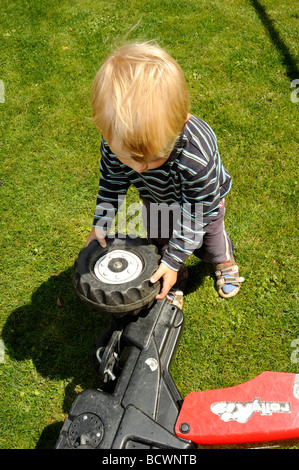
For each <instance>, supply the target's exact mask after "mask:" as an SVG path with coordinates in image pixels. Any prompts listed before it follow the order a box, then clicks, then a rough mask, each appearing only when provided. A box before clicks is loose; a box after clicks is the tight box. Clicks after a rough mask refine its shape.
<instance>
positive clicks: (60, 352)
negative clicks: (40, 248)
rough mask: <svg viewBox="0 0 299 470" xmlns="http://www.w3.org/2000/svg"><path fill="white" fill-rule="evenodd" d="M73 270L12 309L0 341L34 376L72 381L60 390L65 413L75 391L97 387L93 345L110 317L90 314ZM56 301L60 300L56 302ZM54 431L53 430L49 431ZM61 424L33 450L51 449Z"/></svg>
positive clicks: (68, 270)
mask: <svg viewBox="0 0 299 470" xmlns="http://www.w3.org/2000/svg"><path fill="white" fill-rule="evenodd" d="M72 275H73V268H69V269H67V270H66V271H64V272H62V273H60V274H59V275H57V276H52V277H51V278H49V279H48V280H47V281H46V282H44V283H43V284H41V286H40V287H39V288H38V289H37V290H36V291H35V292H34V293H33V294H32V298H31V302H30V303H29V304H26V305H24V306H22V307H20V308H18V309H16V310H15V311H14V312H13V313H12V314H11V315H10V316H9V318H8V319H7V322H6V324H5V326H4V328H3V330H2V338H3V340H4V343H5V347H6V349H7V351H8V353H9V356H10V357H11V358H14V359H15V360H17V361H24V360H28V359H31V360H32V362H33V363H34V366H35V368H36V370H37V371H38V373H39V374H41V375H42V376H43V377H48V378H50V379H52V380H63V379H65V380H71V382H70V383H69V384H68V385H67V387H66V389H65V399H64V403H63V410H64V411H65V412H66V413H68V412H69V409H70V407H71V405H72V403H73V401H74V400H75V398H76V396H77V394H78V392H77V391H76V389H78V387H82V388H83V389H87V388H94V387H97V386H98V385H99V384H98V383H97V377H96V374H95V371H94V368H93V365H92V360H91V357H92V351H93V346H94V343H95V341H96V339H97V338H98V336H99V334H100V333H101V331H102V330H104V329H105V328H107V326H108V324H109V323H110V322H111V317H110V316H109V317H108V316H103V315H101V314H100V313H98V312H95V311H91V310H89V309H88V308H87V307H86V306H85V305H84V303H83V302H82V301H81V300H80V299H79V298H78V297H77V294H76V292H75V289H74V287H73V282H72ZM58 299H59V300H58ZM53 426H54V428H53ZM61 426H62V423H55V425H51V426H49V428H52V429H54V431H58V432H56V437H55V438H54V431H53V433H52V434H53V436H52V437H53V439H54V440H52V442H51V443H50V442H48V443H46V441H45V440H44V438H45V439H46V440H47V439H48V437H49V436H50V435H51V433H50V434H49V430H45V432H44V433H43V435H44V438H43V437H41V439H40V441H39V444H38V447H40V448H42V447H43V448H45V447H52V448H53V445H54V444H55V441H56V439H57V437H58V434H59V430H58V427H61Z"/></svg>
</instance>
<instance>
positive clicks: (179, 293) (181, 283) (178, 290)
mask: <svg viewBox="0 0 299 470" xmlns="http://www.w3.org/2000/svg"><path fill="white" fill-rule="evenodd" d="M187 280H188V270H187V268H186V267H185V266H184V265H182V266H181V268H180V269H179V272H178V277H177V282H176V283H175V285H174V286H173V287H172V288H171V289H170V291H169V292H168V294H167V300H168V302H170V303H171V304H173V305H176V306H177V307H178V308H179V309H182V308H183V302H184V289H185V287H186V284H187Z"/></svg>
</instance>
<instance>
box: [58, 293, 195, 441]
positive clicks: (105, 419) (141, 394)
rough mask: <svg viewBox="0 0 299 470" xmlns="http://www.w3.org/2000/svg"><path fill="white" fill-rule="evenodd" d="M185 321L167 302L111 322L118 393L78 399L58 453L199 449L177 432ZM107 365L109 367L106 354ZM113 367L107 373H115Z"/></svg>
mask: <svg viewBox="0 0 299 470" xmlns="http://www.w3.org/2000/svg"><path fill="white" fill-rule="evenodd" d="M183 320H184V317H183V313H182V312H181V310H179V309H178V308H177V307H174V306H173V305H171V304H170V303H169V302H167V301H166V300H163V301H157V302H156V303H155V304H154V306H153V307H152V308H151V309H149V310H148V311H147V312H145V313H143V314H141V315H139V316H138V317H133V318H132V317H131V319H130V321H127V322H123V323H121V322H120V323H119V326H117V321H116V323H114V322H112V323H111V325H113V326H110V329H108V330H107V332H108V341H107V344H106V346H105V348H104V349H105V350H106V351H108V355H110V358H112V359H113V350H114V346H115V344H114V343H115V342H116V339H115V338H116V337H117V341H118V342H119V343H120V345H121V346H120V352H119V354H118V357H117V363H118V365H119V375H118V374H116V376H115V377H113V379H114V380H112V383H113V387H112V388H113V389H112V390H111V391H107V390H105V387H104V390H103V389H102V390H101V389H92V390H85V391H83V392H82V393H81V394H80V395H78V397H77V399H76V400H75V401H74V403H73V405H72V407H71V410H70V412H69V415H68V417H67V418H66V421H65V423H64V425H63V427H62V429H61V432H60V435H59V438H58V440H57V442H56V446H55V448H56V449H74V448H90V449H161V448H165V449H189V448H193V447H194V444H192V443H191V442H190V441H188V440H183V439H180V438H178V437H177V436H176V435H175V433H174V426H175V423H176V421H177V417H178V413H179V409H180V406H181V403H182V399H181V396H180V394H179V392H178V390H177V388H176V386H175V384H174V382H173V380H172V378H171V375H170V373H169V367H170V364H171V360H172V358H173V356H174V353H175V349H176V345H177V342H178V339H179V336H180V333H181V329H182V326H183ZM110 333H111V335H110ZM109 349H110V351H109ZM104 354H105V353H104ZM103 361H104V362H106V363H107V364H108V363H109V360H107V358H106V359H105V360H104V356H103ZM107 364H106V365H107ZM102 365H103V366H105V364H102ZM108 369H109V364H108ZM112 369H113V367H110V370H108V372H109V374H110V375H111V374H113V372H112Z"/></svg>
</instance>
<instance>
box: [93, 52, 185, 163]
mask: <svg viewBox="0 0 299 470" xmlns="http://www.w3.org/2000/svg"><path fill="white" fill-rule="evenodd" d="M92 106H93V119H94V123H95V125H96V126H97V128H98V130H99V131H100V132H101V133H102V134H103V136H104V138H105V140H107V142H108V143H109V144H111V142H112V141H114V142H117V143H118V146H119V147H120V148H123V149H125V150H126V151H127V152H129V153H130V154H131V155H133V156H136V157H137V158H138V157H139V158H144V159H152V158H153V157H163V156H165V155H166V154H167V153H169V152H170V150H171V149H172V148H173V146H174V144H175V142H176V139H177V138H178V136H179V134H180V132H181V130H182V127H183V125H184V122H185V120H186V118H187V114H188V111H189V94H188V90H187V85H186V82H185V79H184V75H183V72H182V70H181V68H180V66H179V65H178V63H177V62H176V61H175V60H174V59H173V58H172V57H171V56H170V55H169V54H168V53H167V52H165V51H164V50H163V49H161V48H160V47H159V46H156V45H153V44H152V43H137V44H132V45H129V46H125V47H121V48H119V49H118V50H116V51H115V52H114V53H112V54H111V55H110V56H109V57H108V58H107V59H106V60H105V61H104V63H103V65H102V66H101V68H100V70H99V71H98V73H97V75H96V77H95V80H94V83H93V89H92Z"/></svg>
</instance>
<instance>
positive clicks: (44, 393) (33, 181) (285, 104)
mask: <svg viewBox="0 0 299 470" xmlns="http://www.w3.org/2000/svg"><path fill="white" fill-rule="evenodd" d="M298 16H299V9H298V7H295V3H294V2H293V1H292V0H283V1H278V0H260V2H258V1H254V0H227V1H225V2H223V1H221V0H215V1H213V2H211V1H207V0H202V1H201V2H198V1H197V0H182V1H172V0H168V1H167V0H164V1H156V0H153V1H141V0H132V1H124V0H118V1H117V2H116V1H115V0H110V1H109V2H104V1H95V0H82V1H80V2H79V1H75V2H74V1H68V0H60V1H57V2H46V1H44V0H39V1H37V0H27V1H25V0H12V1H7V0H2V3H1V20H0V58H1V61H0V80H1V81H2V82H1V83H4V86H5V102H4V103H2V102H0V135H1V137H0V155H1V176H0V180H1V186H0V193H1V202H0V207H1V231H0V233H1V235H0V236H1V279H0V282H1V310H0V312H1V315H0V322H1V323H0V328H1V330H2V335H1V337H2V340H3V341H4V344H5V361H4V363H3V364H0V429H1V434H0V447H1V448H2V449H8V448H10V449H32V448H53V446H54V444H55V441H56V439H57V436H58V434H59V431H60V429H61V426H62V423H63V421H64V419H65V417H66V415H67V413H68V411H69V409H70V406H71V404H72V402H73V401H74V399H75V396H76V395H77V394H78V393H79V392H80V391H81V390H83V389H86V388H89V387H93V386H96V379H95V377H94V373H93V370H92V367H91V364H90V353H91V349H92V344H93V342H94V340H95V338H96V337H97V335H98V333H99V332H100V331H101V329H102V328H104V327H105V326H106V325H107V324H108V323H109V319H105V318H104V319H103V318H102V317H100V316H99V315H98V314H96V313H94V312H90V311H88V310H87V309H86V308H85V306H84V305H83V304H82V302H80V300H79V299H78V298H77V296H76V294H75V292H74V289H73V286H72V266H73V262H74V259H75V258H76V256H77V255H78V253H79V251H80V249H81V248H82V247H83V246H84V243H85V240H86V238H87V235H88V232H89V230H90V225H91V222H92V214H93V210H94V203H95V197H96V193H97V185H98V177H99V174H98V167H99V136H98V134H97V132H96V130H95V129H94V127H93V126H92V125H91V123H90V116H91V109H90V89H91V84H92V80H93V77H94V75H95V73H96V71H97V70H98V68H99V66H100V63H101V61H102V60H103V58H104V57H105V56H106V54H107V53H108V52H109V51H110V50H111V49H113V48H114V46H115V45H118V44H121V43H122V42H123V41H131V40H135V39H156V40H157V41H158V42H159V44H160V45H161V46H162V47H164V48H166V49H167V50H168V51H169V52H170V53H171V54H172V55H173V56H174V57H175V58H176V59H177V60H178V61H179V62H180V64H181V66H182V68H183V70H184V73H185V76H186V80H187V82H188V85H189V89H190V93H191V100H192V113H193V114H196V115H198V116H199V117H201V118H203V119H205V120H206V121H207V122H208V123H209V124H210V125H211V126H212V127H213V128H214V130H215V132H216V134H217V137H218V144H219V149H220V153H221V156H222V159H223V161H224V163H225V165H226V166H227V168H228V169H229V171H230V173H231V174H232V176H233V189H232V191H231V194H230V195H229V197H228V198H227V217H226V228H227V231H228V232H229V234H230V236H231V238H232V239H233V241H234V244H235V247H236V257H237V260H238V264H239V266H240V270H241V275H242V276H244V277H245V278H246V282H245V284H244V285H243V287H242V290H241V292H240V294H239V295H238V296H237V297H235V298H234V299H231V300H229V301H226V300H224V299H221V298H219V297H218V295H217V293H216V292H215V290H214V280H213V276H212V271H211V268H210V267H209V266H208V265H205V264H204V263H201V262H200V261H198V260H197V259H195V258H193V257H192V258H190V259H189V260H188V263H187V264H188V267H189V269H190V272H191V279H192V281H191V282H190V284H189V286H188V288H187V292H186V298H185V304H184V316H185V328H184V331H183V335H182V338H181V341H180V343H179V347H178V350H177V353H176V356H175V358H174V363H173V367H172V376H173V378H174V381H175V383H176V385H177V387H178V389H179V391H180V393H181V395H182V396H183V397H184V396H185V395H186V394H187V393H189V392H191V391H197V390H206V389H210V388H220V387H229V386H233V385H236V384H239V383H241V382H245V381H247V380H249V379H251V378H253V377H255V376H256V375H258V374H259V373H261V372H263V371H264V370H275V371H282V372H298V370H299V369H298V363H296V362H294V361H292V360H291V354H292V352H293V349H292V347H291V342H292V341H293V340H294V339H296V338H299V327H298V303H297V297H296V296H297V285H296V281H297V268H298V265H297V253H298V250H297V241H298V231H297V224H296V216H297V198H296V196H297V192H296V189H297V187H296V183H297V171H296V170H297V160H298V110H299V104H298V103H293V102H292V101H291V92H292V91H293V90H294V89H292V88H291V86H290V83H291V81H292V80H293V79H296V78H297V79H299V73H298V65H297V64H298ZM0 101H1V100H0ZM130 197H131V200H137V196H136V194H135V193H134V191H132V192H131V193H130ZM57 299H59V301H60V303H61V306H58V303H59V302H58V303H57Z"/></svg>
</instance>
